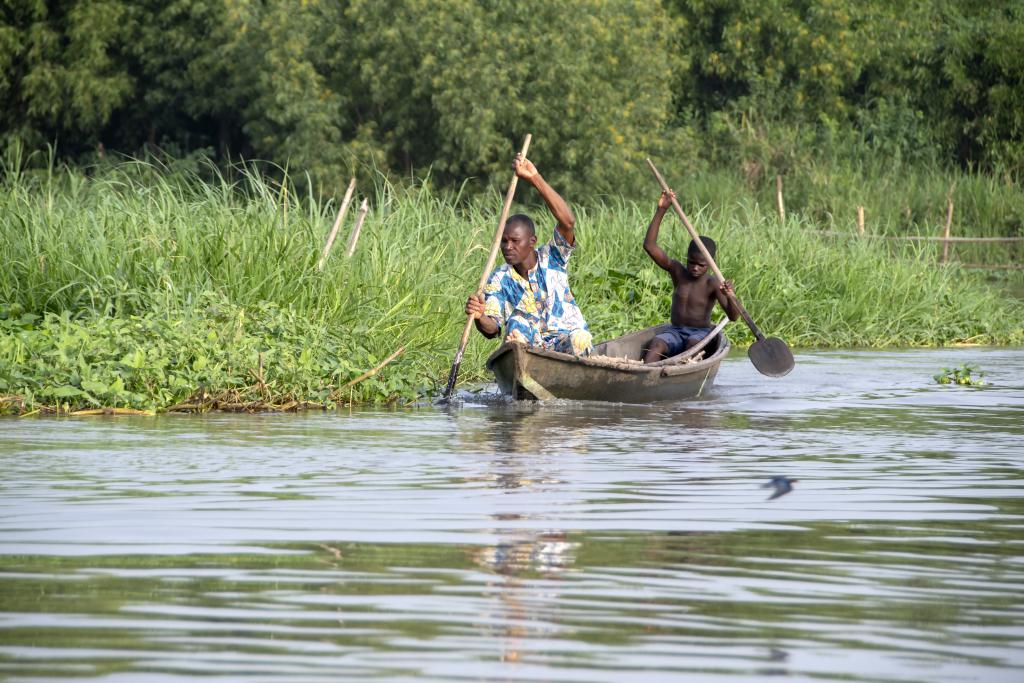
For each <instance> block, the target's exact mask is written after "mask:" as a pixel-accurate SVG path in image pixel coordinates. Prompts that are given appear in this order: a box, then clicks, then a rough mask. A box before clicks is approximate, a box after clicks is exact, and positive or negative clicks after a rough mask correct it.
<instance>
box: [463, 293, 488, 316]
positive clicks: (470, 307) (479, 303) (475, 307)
mask: <svg viewBox="0 0 1024 683" xmlns="http://www.w3.org/2000/svg"><path fill="white" fill-rule="evenodd" d="M466 315H468V316H472V317H473V318H474V319H476V320H479V319H480V318H482V317H483V315H484V300H483V298H482V297H478V296H477V295H476V294H470V295H469V298H468V299H466Z"/></svg>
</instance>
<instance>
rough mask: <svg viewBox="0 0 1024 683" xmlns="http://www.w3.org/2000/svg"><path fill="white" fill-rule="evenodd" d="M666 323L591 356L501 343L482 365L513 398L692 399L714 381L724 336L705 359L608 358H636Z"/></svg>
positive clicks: (600, 348) (613, 342) (726, 345)
mask: <svg viewBox="0 0 1024 683" xmlns="http://www.w3.org/2000/svg"><path fill="white" fill-rule="evenodd" d="M666 328H667V326H666V325H659V326H657V327H651V328H648V329H646V330H641V331H639V332H634V333H632V334H629V335H625V336H623V337H619V338H617V339H612V340H610V341H607V342H604V343H602V344H598V345H597V346H595V347H594V354H593V355H594V356H600V357H604V358H593V357H590V358H577V357H576V356H573V355H571V354H567V353H558V352H556V351H547V350H544V349H536V348H531V347H527V346H524V345H522V344H513V343H505V344H502V345H501V346H500V347H499V348H498V349H497V350H496V351H495V352H494V353H493V354H491V357H490V358H489V359H488V361H487V367H488V368H489V369H490V370H491V371H492V372H493V373H494V377H495V380H496V381H497V383H498V387H499V388H500V389H501V391H502V393H504V394H508V395H510V396H513V397H515V398H517V399H526V400H533V399H551V398H561V399H571V400H580V401H615V402H621V403H649V402H652V401H676V400H680V399H684V398H694V397H697V396H700V395H701V394H702V393H703V392H706V391H707V390H708V389H709V388H710V387H711V386H712V385H713V384H714V381H715V376H716V375H717V374H718V367H719V365H720V364H721V362H722V360H723V359H724V358H725V357H726V355H728V353H729V341H728V339H727V338H726V337H725V335H720V336H719V341H718V342H717V343H715V344H713V346H714V347H715V348H714V349H713V350H712V349H711V347H710V346H709V353H710V355H709V356H708V357H707V358H705V359H703V360H699V361H692V362H689V363H682V362H678V361H676V360H675V359H672V358H669V359H666V360H664V361H661V362H660V363H658V364H656V365H642V364H635V363H626V362H623V361H618V362H616V361H615V360H611V358H632V359H639V358H640V357H641V356H642V353H643V351H644V350H645V349H646V347H647V345H648V344H649V343H650V341H651V340H652V339H653V338H654V336H655V335H656V334H658V332H661V331H662V330H664V329H666Z"/></svg>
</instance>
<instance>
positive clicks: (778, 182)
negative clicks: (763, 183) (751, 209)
mask: <svg viewBox="0 0 1024 683" xmlns="http://www.w3.org/2000/svg"><path fill="white" fill-rule="evenodd" d="M775 205H776V207H777V208H778V209H779V221H781V222H783V223H785V222H786V205H785V204H784V203H783V201H782V176H780V175H777V176H775Z"/></svg>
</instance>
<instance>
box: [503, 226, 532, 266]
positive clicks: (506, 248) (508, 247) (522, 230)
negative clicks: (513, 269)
mask: <svg viewBox="0 0 1024 683" xmlns="http://www.w3.org/2000/svg"><path fill="white" fill-rule="evenodd" d="M536 246H537V236H536V235H531V234H530V231H529V230H528V229H527V228H526V226H524V225H523V224H522V223H514V224H512V225H507V226H505V232H504V233H502V235H501V255H502V256H504V257H505V263H507V264H509V265H510V266H518V265H519V264H520V263H523V262H524V261H525V260H526V259H528V258H530V255H531V254H533V250H534V248H535V247H536Z"/></svg>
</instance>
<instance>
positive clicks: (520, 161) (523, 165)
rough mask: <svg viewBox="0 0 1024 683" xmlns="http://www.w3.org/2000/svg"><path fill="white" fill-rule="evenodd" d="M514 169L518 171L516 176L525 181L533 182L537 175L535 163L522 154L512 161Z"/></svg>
mask: <svg viewBox="0 0 1024 683" xmlns="http://www.w3.org/2000/svg"><path fill="white" fill-rule="evenodd" d="M512 168H514V169H515V170H516V175H517V176H519V177H520V178H522V179H523V180H532V179H533V178H534V177H535V176H536V175H537V167H536V166H534V165H533V162H532V161H530V160H529V159H527V158H526V157H524V156H523V153H522V152H520V153H519V154H517V155H516V158H515V159H513V160H512Z"/></svg>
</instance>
